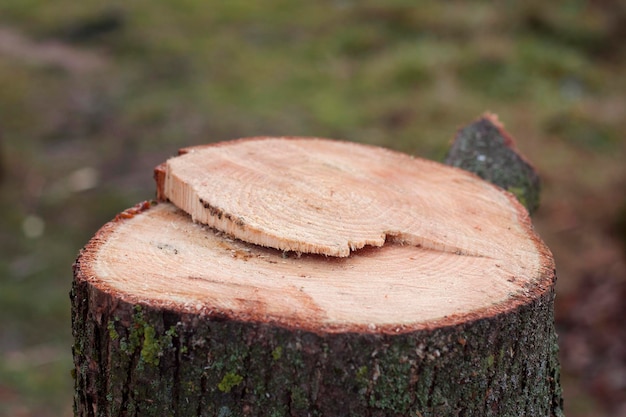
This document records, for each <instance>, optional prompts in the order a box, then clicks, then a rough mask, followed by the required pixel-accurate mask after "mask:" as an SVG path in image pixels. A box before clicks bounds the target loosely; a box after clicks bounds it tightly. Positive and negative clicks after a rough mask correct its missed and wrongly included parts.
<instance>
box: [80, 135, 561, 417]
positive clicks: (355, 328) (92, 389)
mask: <svg viewBox="0 0 626 417" xmlns="http://www.w3.org/2000/svg"><path fill="white" fill-rule="evenodd" d="M282 141H292V140H291V139H290V140H287V139H284V140H278V143H280V142H282ZM300 141H304V142H307V140H300ZM248 142H260V143H261V145H262V147H263V146H268V145H269V144H270V143H269V142H264V140H262V139H254V140H248V141H239V142H233V143H228V144H222V145H220V146H221V147H225V148H228V147H239V146H240V145H241V144H246V143H248ZM291 143H293V142H290V144H291ZM249 144H250V143H248V145H249ZM290 144H288V145H290ZM320 144H321V146H322V148H326V144H329V145H330V146H331V148H332V146H335V145H336V143H332V144H331V143H330V142H329V141H322V142H319V141H317V142H316V144H315V146H319V145H320ZM253 145H254V143H253ZM283 145H285V143H283ZM296 145H298V143H296ZM308 145H309V144H307V143H305V144H304V145H303V147H301V148H300V149H306V152H305V153H308V152H312V150H311V149H309V148H307V146H308ZM339 146H344V145H343V144H340V145H339ZM345 146H348V147H352V146H354V148H353V149H354V150H355V151H356V152H349V153H348V154H347V155H345V156H344V157H345V158H347V159H350V160H352V162H351V163H353V164H355V165H350V166H351V168H350V169H349V170H347V171H346V172H348V174H340V175H345V176H347V178H348V179H347V182H348V183H349V184H352V185H351V186H352V187H354V182H353V181H354V178H355V176H356V178H358V179H359V181H361V182H360V185H359V187H357V189H356V191H355V192H358V190H359V189H365V190H366V191H368V192H369V191H371V190H372V189H375V190H377V191H376V193H379V194H380V193H382V194H383V195H385V196H386V197H389V196H392V197H393V196H396V194H393V193H392V192H391V191H388V188H389V187H391V188H393V189H396V190H397V189H403V187H405V186H406V187H408V185H407V184H410V183H413V184H417V187H418V188H421V187H427V185H426V184H427V183H428V182H435V183H437V184H439V186H438V187H437V193H440V194H442V197H436V196H433V197H432V200H434V201H435V202H434V203H433V202H432V201H431V202H424V198H423V195H422V194H420V193H419V192H416V193H414V194H410V195H409V197H407V198H408V200H406V199H405V200H402V201H403V204H405V205H409V207H410V209H409V210H408V212H409V213H410V212H411V210H415V212H418V213H419V215H420V219H421V223H420V225H421V226H420V227H416V226H415V224H414V223H411V222H409V223H406V224H408V227H407V228H406V229H405V228H403V227H404V225H405V224H403V223H401V222H396V221H397V219H401V218H402V216H404V215H406V212H404V211H403V210H405V209H404V208H402V209H400V210H399V211H393V210H390V209H389V210H386V213H387V214H388V215H389V216H391V218H392V219H391V220H389V219H386V220H385V221H388V223H387V224H386V226H385V227H384V228H383V229H384V230H383V229H381V230H383V232H389V233H390V235H391V237H390V236H387V237H386V238H385V239H383V242H382V243H379V242H377V243H366V244H363V245H360V244H355V245H352V246H353V247H352V246H351V245H350V244H348V248H349V249H350V250H349V253H348V254H344V253H338V254H337V256H336V257H335V256H329V255H328V254H323V253H324V252H322V251H320V250H317V249H316V248H319V247H322V246H324V244H325V243H324V233H321V234H319V236H320V240H316V241H315V242H316V243H315V245H310V246H308V247H310V248H313V250H311V251H310V252H312V253H307V252H306V251H301V250H299V249H302V248H304V247H307V246H302V245H301V246H297V245H298V243H297V242H298V236H300V235H301V234H300V233H298V232H296V233H292V234H290V232H289V233H287V232H286V233H285V234H280V233H275V231H272V230H270V228H265V229H261V230H260V232H259V233H261V234H263V233H266V234H271V233H274V234H275V235H276V236H279V238H278V239H274V241H273V242H278V243H279V244H278V245H277V246H278V247H263V246H259V245H257V244H255V243H250V242H248V241H244V240H241V239H243V238H246V237H248V236H249V235H250V234H249V233H244V235H243V237H240V238H239V239H237V238H235V237H233V236H232V234H231V233H230V231H231V230H232V228H230V229H229V228H228V227H230V226H229V225H228V224H227V223H228V222H227V223H223V224H222V226H224V225H226V226H225V227H226V230H223V231H220V230H216V229H213V228H210V227H208V226H206V225H203V224H200V223H198V222H194V221H192V217H194V213H189V214H188V213H186V212H185V211H183V210H181V209H180V208H178V207H176V206H175V205H173V204H172V203H170V202H166V201H162V202H159V203H143V204H140V205H138V206H136V207H134V208H132V209H129V210H127V211H125V212H123V213H121V214H120V215H118V217H117V218H116V219H115V220H114V221H112V222H110V223H108V224H106V225H105V226H103V228H102V229H101V230H100V231H98V233H97V234H96V235H95V236H94V238H93V239H92V240H91V241H90V242H89V243H88V245H87V246H86V247H85V248H84V250H83V251H82V252H81V254H80V255H79V257H78V259H77V261H76V263H75V265H74V282H73V287H72V292H71V300H72V330H73V335H74V338H75V344H74V347H73V351H74V362H75V374H76V375H75V377H76V383H75V386H76V390H75V401H74V406H75V414H76V415H77V416H170V415H171V416H423V417H426V416H520V415H532V416H561V415H562V406H561V391H560V385H559V365H558V358H557V351H558V347H557V340H556V334H555V329H554V318H553V299H554V283H555V279H556V275H555V271H554V263H553V259H552V255H551V254H550V252H549V250H548V249H547V248H546V247H545V245H544V244H543V242H541V240H540V239H539V238H538V237H537V236H536V235H535V233H534V231H533V229H532V225H531V224H530V220H529V218H528V214H527V212H526V210H524V209H523V208H522V207H521V206H520V205H519V204H518V203H517V202H516V200H515V199H514V198H513V197H512V196H511V195H509V194H507V193H504V192H502V191H500V190H499V189H497V188H496V187H494V186H491V185H489V184H487V183H486V182H484V181H482V180H480V179H479V178H478V177H475V176H474V175H472V174H469V173H466V172H464V171H461V170H458V169H454V168H450V167H445V166H443V165H439V164H434V163H432V162H428V161H422V160H419V159H412V158H411V159H404V157H403V156H400V155H399V154H395V153H392V154H389V153H388V152H389V151H386V150H380V149H378V148H372V147H362V145H356V144H350V145H345ZM203 149H204V148H203ZM273 149H274V150H275V152H279V149H280V147H278V148H273ZM326 149H328V148H326ZM332 149H336V148H332ZM213 150H214V149H213ZM213 150H211V151H213ZM231 150H232V149H231ZM234 151H236V149H235V150H234ZM220 152H221V151H220ZM314 152H315V154H316V155H318V156H319V155H328V154H327V153H325V152H324V151H318V150H315V151H314ZM359 152H361V153H362V154H359ZM188 153H189V152H184V153H183V155H182V156H185V155H186V154H188ZM332 153H333V152H331V154H332ZM230 155H231V156H230V158H231V160H232V158H233V157H232V154H230ZM298 155H300V156H302V153H300V150H296V153H295V154H290V156H289V158H290V160H291V161H292V162H293V163H294V165H299V164H298V160H299V159H298V158H299V157H298ZM364 156H365V157H367V158H365V159H364V160H363V163H364V166H366V168H363V165H359V160H360V158H363V157H364ZM220 157H221V156H219V155H217V156H215V155H213V156H211V158H220ZM256 157H257V158H258V157H259V155H258V153H257V154H256ZM262 158H265V157H262ZM369 158H371V159H370V160H372V161H374V160H375V161H378V162H377V163H375V164H373V163H366V162H365V160H367V159H369ZM398 158H400V160H401V161H402V162H403V164H404V165H403V166H398ZM308 160H309V161H310V159H308ZM354 160H356V162H355V161H354ZM381 161H382V162H381ZM168 162H170V161H168ZM340 162H341V158H339V160H337V159H335V160H329V159H328V158H326V156H321V157H319V158H317V159H315V160H314V163H313V164H312V165H309V167H308V168H307V169H310V170H311V171H310V173H311V175H313V176H314V175H317V174H316V173H319V172H322V175H324V171H323V170H317V169H316V168H315V167H316V166H318V164H331V165H332V166H336V165H337V164H340ZM387 163H389V164H391V165H394V166H398V170H399V171H401V176H403V177H405V176H409V178H408V179H407V178H404V179H403V181H404V182H399V181H397V180H396V178H395V177H393V176H390V174H389V172H393V170H391V168H389V167H386V169H385V170H381V169H379V168H381V165H380V164H382V165H385V164H387ZM243 165H244V166H246V165H249V164H243ZM299 166H301V165H299ZM367 167H373V168H372V169H373V171H375V172H376V173H375V174H371V172H372V171H370V170H369V168H367ZM168 169H169V168H164V166H160V167H159V168H158V169H157V185H158V189H159V196H160V197H161V199H163V200H165V199H167V198H168V197H167V195H164V187H163V180H164V178H165V177H166V176H167V175H174V174H173V172H169V171H168ZM360 170H362V171H360ZM256 171H258V170H256ZM219 172H220V170H219V169H218V170H216V171H214V172H212V174H211V181H213V182H219V181H221V180H219V179H216V177H215V173H217V174H218V175H219ZM261 172H265V171H264V170H261ZM355 172H356V173H357V174H355ZM363 172H366V173H369V174H368V175H365V174H363ZM381 172H383V174H380V173H381ZM370 174H371V175H370ZM379 174H380V175H379ZM202 175H203V174H202V170H201V171H200V173H196V174H194V175H193V178H198V177H202ZM284 175H287V176H288V175H289V172H288V171H287V173H285V172H283V176H284ZM364 175H365V176H364ZM244 177H246V178H248V179H249V178H250V177H249V176H244ZM272 178H275V177H273V174H272V175H270V176H269V177H268V176H266V175H265V174H264V180H263V181H268V184H270V185H268V187H269V188H268V189H270V190H271V184H272V183H273V182H272V181H273V180H272ZM381 178H387V180H383V179H381ZM424 178H426V179H424ZM438 178H439V179H440V178H445V181H441V182H438V181H439V180H438ZM218 180H219V181H218ZM327 180H328V179H327V178H325V177H324V178H322V181H321V183H323V184H326V186H322V187H321V188H315V187H314V188H310V187H309V186H308V184H315V183H316V182H315V181H313V182H308V183H307V187H303V188H298V187H297V186H296V189H297V190H298V189H299V190H300V191H298V192H302V193H304V194H298V196H299V197H294V198H296V199H299V201H304V198H301V196H302V195H305V197H306V201H307V202H310V200H309V198H308V195H309V194H307V193H312V194H314V195H318V196H319V195H324V193H325V192H326V191H328V192H330V191H333V194H334V193H339V194H341V193H343V195H348V193H347V191H346V189H345V188H342V187H343V185H342V184H343V181H341V180H339V181H336V182H332V186H328V184H329V182H328V181H327ZM192 181H193V179H192ZM199 181H200V182H203V181H204V180H202V179H201V180H199ZM385 181H388V182H385ZM204 182H207V181H204ZM240 184H241V186H242V187H244V186H245V182H243V180H242V181H241V182H240ZM368 184H374V185H372V186H369V185H368ZM422 184H424V185H423V186H422ZM446 184H448V185H446ZM324 187H326V188H324ZM377 187H378V188H377ZM380 187H382V188H380ZM381 190H382V191H381ZM428 190H429V191H428V192H429V193H431V192H433V191H432V190H431V189H428ZM467 190H469V191H467ZM476 190H480V192H481V194H480V195H474V196H473V199H470V200H467V198H469V197H471V196H472V195H473V194H472V193H473V192H474V191H476ZM230 192H231V195H232V196H234V197H233V198H235V199H237V198H242V197H237V196H238V195H239V194H238V193H239V190H237V189H232V188H230ZM293 193H296V191H293V192H292V194H291V195H294V194H293ZM253 194H254V193H253V192H250V193H249V194H247V195H246V199H245V201H253V200H254V199H255V198H258V200H254V201H262V200H263V198H262V197H254V196H252V197H251V196H250V195H253ZM401 194H402V193H401ZM187 195H189V194H187ZM329 195H330V194H329ZM217 197H219V195H218V196H217ZM201 198H202V199H203V201H205V202H208V204H207V205H208V206H209V207H211V209H207V208H206V207H204V205H200V206H197V205H195V206H192V207H196V208H198V209H199V210H204V209H207V212H208V214H209V216H208V217H204V219H209V218H210V217H211V216H213V217H216V218H217V217H218V216H219V213H221V217H222V218H226V215H228V217H230V219H238V218H239V217H243V218H244V219H245V222H244V223H245V225H246V227H252V226H254V225H257V224H258V222H256V221H253V220H254V219H255V217H254V216H255V214H254V213H251V212H249V211H243V212H238V211H237V210H239V209H240V208H241V207H244V208H250V207H252V208H254V207H255V205H247V204H245V205H244V204H240V205H237V204H234V205H231V206H228V207H226V206H225V203H224V201H225V200H220V199H219V198H217V199H216V194H215V193H213V194H212V193H210V192H209V193H207V194H206V195H193V197H190V198H189V201H196V200H199V199H201ZM393 198H396V197H393ZM393 198H392V200H393ZM356 199H357V200H359V197H358V196H357V197H356ZM373 200H375V199H373ZM373 200H372V201H373ZM333 201H334V200H332V199H323V198H320V199H318V201H317V202H318V203H320V204H322V203H323V204H324V208H325V212H326V213H331V214H330V216H337V215H341V212H339V213H338V214H337V213H334V212H333V210H334V209H336V207H339V209H340V210H343V207H344V206H342V205H341V204H343V202H341V201H340V202H339V203H338V204H337V206H334V202H333ZM368 201H370V200H368ZM393 201H395V202H394V203H393V204H397V201H398V200H393ZM437 201H439V202H443V203H437ZM411 202H412V203H411ZM292 203H293V202H288V203H287V204H292ZM370 203H371V201H370ZM272 204H274V205H276V210H277V211H278V212H280V206H281V201H277V200H272ZM375 204H378V205H379V207H380V206H381V205H384V204H387V200H386V199H381V200H379V201H378V202H375ZM181 205H183V206H184V204H181ZM468 205H469V206H472V207H469V206H468ZM456 206H461V207H464V208H465V210H466V211H465V213H466V214H465V216H462V215H460V214H459V213H460V212H457V211H458V208H457V207H456ZM483 206H484V207H485V210H486V211H482V210H480V208H482V207H483ZM216 207H217V208H218V210H219V211H216V209H215V208H216ZM318 207H319V204H318ZM411 207H412V209H411ZM181 208H183V209H184V208H185V207H181ZM472 208H473V209H474V210H470V209H472ZM477 208H478V209H477ZM187 209H189V207H187ZM313 210H314V211H317V210H315V209H313ZM394 210H395V209H394ZM442 211H443V213H444V215H443V216H442V215H441V212H442ZM364 212H365V213H369V212H368V211H364ZM268 213H270V212H269V211H264V212H263V213H262V214H263V215H270V216H271V213H270V214H268ZM333 213H334V214H333ZM396 213H400V214H396ZM485 213H488V215H486V214H485ZM445 214H448V215H449V217H451V218H454V219H455V221H454V222H446V221H445V220H441V219H444V218H445ZM327 215H328V214H327ZM227 220H229V219H227ZM343 220H344V221H345V223H346V224H348V225H352V226H350V227H346V229H348V231H349V233H347V234H343V233H344V232H345V230H337V229H332V228H331V229H329V228H328V227H331V226H332V224H333V222H332V221H329V222H328V224H327V225H325V226H324V227H325V228H326V229H325V230H326V233H327V234H339V235H342V236H344V238H345V241H347V242H351V243H354V242H356V240H355V238H354V236H362V234H360V232H361V229H363V228H365V229H366V230H370V231H371V227H372V225H373V224H375V222H372V221H370V220H371V219H367V218H365V219H359V217H358V216H356V217H351V216H346V217H344V218H343ZM235 222H236V220H233V221H232V222H231V223H235ZM294 222H295V223H298V224H297V226H298V227H304V229H305V231H306V230H307V229H306V227H307V226H306V225H307V224H308V223H307V222H306V221H304V222H299V221H294ZM266 224H268V225H270V226H271V224H272V222H271V221H268V222H267V223H266ZM442 224H443V226H442ZM329 225H330V226H329ZM355 225H356V226H355ZM389 225H391V226H393V227H395V229H393V228H392V229H390V228H389V227H388V226H389ZM219 226H220V223H219V222H216V223H215V224H211V227H217V228H218V229H219ZM444 226H445V228H446V229H445V230H446V232H445V233H444V231H443V230H444V229H442V227H444ZM336 227H337V226H336V225H335V228H336ZM359 227H361V229H360V228H359ZM476 227H478V229H480V231H476V230H477V229H476ZM236 228H237V227H235V229H236ZM240 228H241V227H240ZM241 229H243V228H241ZM287 229H288V230H287V231H289V228H287ZM322 229H323V228H322ZM294 230H295V229H294ZM467 230H474V232H469V233H470V234H469V235H466V234H465V233H466V231H467ZM278 232H280V229H279V230H278ZM340 232H341V233H340ZM357 232H358V233H357ZM375 233H380V230H375ZM252 235H254V236H256V237H258V234H254V233H253V234H252ZM313 235H314V237H313V240H315V239H317V237H316V236H317V235H315V234H313ZM458 235H460V236H458ZM254 236H253V237H254ZM294 236H295V237H294ZM307 236H309V235H307ZM398 236H401V238H398ZM366 240H367V239H366ZM281 242H283V243H284V242H287V243H285V245H287V246H285V247H281V245H283V243H281ZM294 242H296V243H294ZM319 242H321V243H319ZM368 242H369V241H368ZM305 243H306V241H305ZM290 245H296V246H290ZM359 245H360V246H359ZM294 247H295V248H297V250H293V251H292V249H291V248H294ZM327 247H332V245H328V246H327ZM358 247H360V249H357V248H358ZM320 253H322V254H320Z"/></svg>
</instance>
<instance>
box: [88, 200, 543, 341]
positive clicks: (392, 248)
mask: <svg viewBox="0 0 626 417" xmlns="http://www.w3.org/2000/svg"><path fill="white" fill-rule="evenodd" d="M528 239H529V242H530V243H531V245H530V246H528V245H525V244H523V245H521V247H522V248H524V249H526V250H528V251H530V252H529V253H526V252H524V251H519V250H518V249H517V248H515V247H509V248H503V249H502V251H503V252H510V253H511V255H510V259H504V258H500V259H494V258H490V257H483V256H465V255H459V254H455V253H450V252H445V251H439V250H432V249H425V248H422V247H416V246H411V245H401V244H388V245H385V246H383V247H382V248H366V249H363V250H360V251H357V252H354V253H353V254H352V255H351V256H350V257H347V258H333V257H325V256H319V255H308V254H302V255H301V256H299V257H298V256H297V255H291V256H285V254H283V252H281V251H277V250H273V249H266V248H263V247H260V246H257V245H251V244H248V243H245V242H242V241H240V240H237V239H232V238H230V237H229V236H227V235H225V234H223V233H216V232H215V231H214V230H212V229H209V228H208V227H204V226H202V225H199V224H196V223H193V222H191V221H190V220H189V217H188V216H187V215H186V214H185V213H183V212H182V211H180V210H178V209H177V208H176V207H174V206H173V205H172V204H169V203H160V204H158V205H157V206H156V207H154V208H151V209H149V210H147V211H145V212H143V213H142V214H140V215H136V216H134V217H133V218H129V219H127V220H124V221H118V222H114V223H110V224H109V225H108V226H106V227H105V228H104V229H103V230H102V231H101V232H100V233H99V235H98V238H97V239H96V240H95V241H94V242H93V244H92V245H90V246H88V247H87V251H86V252H85V253H83V257H88V258H89V262H86V263H85V264H86V265H88V267H89V268H90V269H89V270H88V271H84V276H85V277H87V278H88V279H90V280H93V281H94V282H93V283H94V285H96V286H98V287H99V288H106V289H107V291H111V292H114V293H116V294H117V296H118V297H119V298H121V299H126V300H128V301H132V302H135V303H148V304H150V305H160V306H162V307H163V308H168V309H174V310H177V311H185V312H196V313H199V314H208V315H215V316H222V317H229V318H231V319H236V320H244V321H260V322H273V323H279V324H281V325H282V326H286V327H292V328H294V327H295V328H303V329H307V330H311V331H330V332H333V331H362V332H389V333H395V332H400V331H402V332H405V331H410V330H415V329H418V328H423V327H429V326H434V325H441V324H444V323H443V322H445V324H452V323H456V322H461V321H464V320H469V319H471V318H476V317H479V316H482V315H487V316H488V315H495V314H498V313H499V312H501V311H503V310H506V309H510V308H513V307H515V306H516V305H518V304H519V303H520V302H524V301H526V300H528V299H531V298H532V297H533V296H535V295H536V294H535V293H536V292H537V291H539V292H541V291H544V290H545V288H547V287H548V286H549V285H550V284H551V280H552V267H553V266H552V263H551V260H550V259H551V258H548V257H547V256H548V252H547V251H546V249H545V248H544V247H543V246H541V245H540V244H539V243H538V241H536V240H535V239H534V238H533V237H529V238H528ZM518 258H521V259H523V260H526V261H527V264H525V265H521V264H519V261H518ZM438 322H439V323H438Z"/></svg>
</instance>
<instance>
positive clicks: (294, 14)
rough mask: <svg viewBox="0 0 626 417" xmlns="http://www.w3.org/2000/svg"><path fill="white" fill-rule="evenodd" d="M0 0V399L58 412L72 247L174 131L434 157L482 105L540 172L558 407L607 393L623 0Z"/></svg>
mask: <svg viewBox="0 0 626 417" xmlns="http://www.w3.org/2000/svg"><path fill="white" fill-rule="evenodd" d="M622 3H623V2H619V1H611V0H604V1H598V2H584V1H565V2H558V3H555V4H552V3H550V2H539V1H528V2H518V3H506V4H505V3H493V4H492V3H486V2H461V1H448V2H424V3H420V7H414V6H410V5H407V4H408V3H406V2H402V1H390V2H385V3H384V5H381V4H379V3H376V2H373V1H371V2H370V1H364V2H352V1H330V0H328V1H321V2H309V3H305V4H298V5H296V3H295V2H290V1H286V0H271V1H268V2H263V6H261V5H259V4H256V3H255V2H245V1H243V0H240V1H229V2H214V1H205V2H201V1H194V0H184V1H182V0H177V1H173V0H167V1H163V2H158V3H155V2H147V1H145V0H144V1H142V0H139V1H134V2H121V1H113V2H106V3H96V2H73V1H70V0H58V1H55V2H46V1H43V0H29V1H24V0H6V1H3V2H2V4H0V253H1V254H2V255H1V256H0V416H42V417H47V416H59V415H60V416H69V415H71V413H72V411H71V402H72V391H73V387H72V378H71V375H70V369H71V368H72V359H71V344H72V341H71V334H70V322H69V320H70V318H69V298H68V292H69V288H70V284H71V278H72V277H71V265H72V262H73V260H74V258H75V257H76V255H77V253H78V251H79V249H80V248H81V247H82V246H83V245H84V244H85V243H86V242H87V241H88V239H89V238H90V237H91V236H92V235H93V234H94V232H95V231H96V230H97V229H98V228H99V227H100V226H101V225H103V224H104V223H105V222H107V221H108V220H110V219H111V218H113V217H114V216H115V214H116V213H118V212H120V211H122V210H123V209H125V208H127V207H130V206H132V205H134V204H135V203H136V202H138V201H141V200H146V199H151V198H153V197H154V184H153V180H152V169H153V168H154V166H156V165H157V164H159V163H161V162H162V161H164V160H165V159H166V158H167V157H169V156H172V155H174V154H175V153H176V151H177V149H178V148H180V147H184V146H190V145H194V144H200V143H206V142H214V141H219V140H227V139H233V138H237V137H244V136H259V135H299V136H321V137H330V138H336V139H345V140H353V141H359V142H364V143H370V144H375V145H380V146H385V147H389V148H393V149H397V150H400V151H403V152H407V153H411V154H415V155H420V156H423V157H426V158H430V159H435V160H441V159H442V158H443V156H444V154H445V151H446V149H447V147H448V145H449V143H450V140H451V139H452V137H453V136H454V134H455V132H456V130H457V129H458V128H459V127H461V126H463V125H465V124H467V123H469V122H471V121H472V120H474V119H475V118H477V117H478V116H480V115H481V114H482V113H483V112H485V111H492V112H495V113H497V114H498V115H499V117H500V120H501V121H502V122H503V123H504V124H505V127H506V129H507V130H508V131H509V132H510V133H511V134H512V135H513V136H514V137H515V138H516V140H517V144H518V147H519V148H520V149H521V151H522V152H523V153H524V154H525V155H526V156H527V158H528V159H529V160H531V161H533V163H534V164H535V165H536V167H537V168H538V170H539V172H540V174H541V177H542V179H543V194H542V206H541V208H540V209H539V211H538V212H537V213H536V215H535V217H534V219H533V220H534V223H535V227H536V228H537V230H538V231H539V233H540V235H541V236H542V237H543V239H544V240H545V241H546V242H547V244H548V246H549V247H550V248H551V249H552V251H553V253H554V255H555V258H556V262H557V273H558V277H559V281H558V285H557V292H558V296H557V300H556V308H557V312H556V314H557V317H556V318H557V326H558V331H559V336H560V346H561V362H562V367H563V375H562V379H563V380H562V383H563V387H564V393H565V394H564V395H565V406H566V415H567V416H568V417H583V416H585V417H587V416H589V417H591V416H606V417H620V416H624V415H626V326H624V323H623V320H624V317H626V303H625V302H624V301H625V300H626V192H625V191H626V164H625V163H624V161H626V138H625V137H624V132H625V131H626V77H624V68H626V43H625V42H623V39H624V38H625V37H626V34H625V32H624V28H625V27H626V23H625V22H626V8H625V6H622V5H621V4H622Z"/></svg>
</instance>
